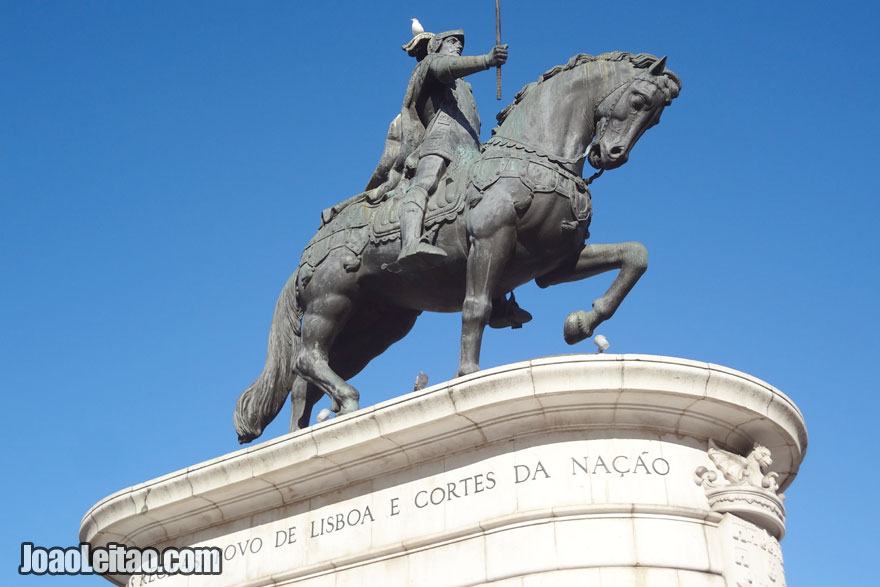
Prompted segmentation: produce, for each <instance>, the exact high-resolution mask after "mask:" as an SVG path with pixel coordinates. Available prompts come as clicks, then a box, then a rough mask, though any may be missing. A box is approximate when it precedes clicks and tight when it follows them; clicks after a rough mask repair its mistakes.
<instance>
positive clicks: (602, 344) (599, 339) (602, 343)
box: [593, 334, 611, 353]
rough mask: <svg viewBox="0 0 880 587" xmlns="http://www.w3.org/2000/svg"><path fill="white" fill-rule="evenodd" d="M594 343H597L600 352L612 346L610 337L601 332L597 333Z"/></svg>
mask: <svg viewBox="0 0 880 587" xmlns="http://www.w3.org/2000/svg"><path fill="white" fill-rule="evenodd" d="M593 344H595V345H596V347H597V348H598V349H599V352H600V353H604V352H605V351H607V350H608V347H610V346H611V343H610V342H608V339H607V338H605V337H604V336H603V335H601V334H597V335H596V336H595V338H593Z"/></svg>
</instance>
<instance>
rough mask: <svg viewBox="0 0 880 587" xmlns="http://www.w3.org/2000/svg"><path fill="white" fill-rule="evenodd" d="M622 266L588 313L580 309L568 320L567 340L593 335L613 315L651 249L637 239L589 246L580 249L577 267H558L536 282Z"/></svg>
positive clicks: (554, 281)
mask: <svg viewBox="0 0 880 587" xmlns="http://www.w3.org/2000/svg"><path fill="white" fill-rule="evenodd" d="M614 269H619V270H620V271H619V272H618V274H617V277H615V278H614V281H613V282H612V283H611V287H609V288H608V291H606V292H605V294H604V295H603V296H602V297H600V298H598V299H596V300H595V301H594V302H593V309H592V310H590V311H589V312H584V311H583V310H577V311H576V312H572V313H571V314H569V315H568V317H567V318H566V319H565V327H564V328H563V333H564V336H565V342H567V343H568V344H574V343H576V342H579V341H582V340H584V339H585V338H589V337H591V336H593V330H594V329H595V328H596V327H597V326H598V325H599V324H601V323H602V322H604V321H605V320H607V319H608V318H611V316H613V315H614V312H616V311H617V308H619V307H620V304H621V302H623V298H625V297H626V296H627V294H628V293H629V292H630V291H631V290H632V288H633V286H634V285H635V284H636V282H637V281H638V280H639V278H640V277H641V276H642V275H643V274H644V273H645V271H646V270H647V269H648V250H647V249H646V248H645V245H643V244H642V243H638V242H628V243H619V244H615V245H587V246H585V247H584V248H583V250H582V251H581V254H580V256H579V257H578V259H577V262H576V263H575V265H574V267H570V266H569V267H567V268H562V269H558V270H556V271H554V272H551V273H549V274H547V275H544V276H541V277H539V278H538V279H536V280H535V281H536V282H537V284H538V285H539V286H540V287H547V286H548V285H555V284H557V283H564V282H567V281H577V280H580V279H586V278H587V277H592V276H594V275H598V274H600V273H605V272H606V271H612V270H614Z"/></svg>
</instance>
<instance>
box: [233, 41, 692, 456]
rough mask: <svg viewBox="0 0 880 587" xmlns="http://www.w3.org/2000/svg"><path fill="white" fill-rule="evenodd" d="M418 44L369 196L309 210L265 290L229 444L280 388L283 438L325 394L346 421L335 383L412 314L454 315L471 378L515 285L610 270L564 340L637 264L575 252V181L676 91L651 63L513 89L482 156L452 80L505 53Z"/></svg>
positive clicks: (626, 148)
mask: <svg viewBox="0 0 880 587" xmlns="http://www.w3.org/2000/svg"><path fill="white" fill-rule="evenodd" d="M423 34H424V35H426V37H425V39H426V40H427V52H426V53H423V51H425V47H424V45H423V43H422V44H421V45H420V43H415V44H414V43H410V44H409V45H412V46H411V47H410V48H409V49H407V47H408V46H409V45H408V46H405V47H404V48H405V49H407V50H408V51H409V52H410V54H411V55H413V56H414V57H416V59H418V60H419V62H418V64H417V65H416V68H415V70H414V71H413V75H412V77H411V80H410V83H409V87H408V89H407V93H406V98H405V100H404V104H403V108H402V112H401V115H400V116H398V117H397V118H396V119H395V120H394V122H392V124H391V128H390V129H389V133H388V137H387V139H386V148H385V152H384V154H383V157H382V159H381V161H380V163H379V166H378V167H377V169H376V172H375V173H374V174H373V177H372V178H371V180H370V182H369V184H368V185H367V190H366V191H365V192H364V193H362V194H359V195H357V196H355V197H353V198H350V199H349V200H347V201H345V202H343V203H342V204H339V205H337V206H334V207H332V208H329V209H328V210H325V211H324V213H323V215H322V223H321V227H320V229H319V230H318V233H317V234H316V235H315V236H314V238H312V240H311V242H309V244H308V246H307V247H306V249H305V251H304V252H303V255H302V258H301V259H300V263H299V267H298V268H297V270H296V271H295V272H294V273H293V275H292V276H291V277H290V279H289V280H288V282H287V285H286V286H285V287H284V289H283V290H282V292H281V295H280V297H279V299H278V303H277V305H276V307H275V314H274V318H273V321H272V327H271V331H270V335H269V348H268V352H267V359H266V365H265V367H264V369H263V372H262V373H261V374H260V376H259V378H258V379H257V380H256V381H255V382H254V383H253V384H252V385H251V386H250V387H249V388H248V389H247V390H245V391H244V392H243V393H242V394H241V396H240V397H239V399H238V404H237V406H236V410H235V418H234V419H235V427H236V431H237V432H238V437H239V441H240V442H250V441H251V440H253V439H254V438H257V437H258V436H259V435H260V434H261V433H262V431H263V429H264V427H265V426H266V425H267V424H268V423H269V422H270V421H271V420H272V419H273V418H274V417H275V416H276V415H277V414H278V412H279V411H280V410H281V408H282V407H283V404H284V402H285V400H286V398H287V395H288V393H291V392H292V406H293V413H292V415H291V429H298V428H302V427H306V426H308V425H309V421H310V416H311V410H312V406H313V405H314V404H315V403H316V402H317V401H318V400H319V399H320V398H321V397H322V396H323V394H325V393H326V394H327V395H329V396H330V398H331V409H332V410H334V411H336V412H338V413H340V414H345V413H349V412H352V411H354V410H357V409H358V400H359V394H358V391H357V390H356V389H355V388H353V387H352V386H351V385H349V384H348V383H347V382H346V380H348V379H350V378H351V377H353V376H354V375H356V374H357V373H358V372H359V371H361V370H362V369H363V368H364V367H365V366H366V365H367V364H368V363H369V362H370V361H371V360H372V359H373V358H375V357H376V356H378V355H380V354H381V353H382V352H383V351H384V350H385V349H387V348H388V347H389V346H390V345H391V344H392V343H394V342H396V341H398V340H400V339H401V338H403V337H404V336H405V335H406V334H407V333H408V332H409V331H410V329H411V328H412V326H413V324H414V323H415V321H416V318H417V317H418V316H419V314H420V313H421V312H422V311H426V310H427V311H432V312H458V311H461V312H462V336H461V354H460V359H459V367H458V374H459V375H463V374H467V373H471V372H473V371H476V370H478V369H479V368H480V367H479V358H480V346H481V341H482V337H483V330H484V328H485V327H486V325H487V324H490V325H493V326H496V327H504V326H512V327H518V326H519V325H521V324H522V323H523V322H526V321H528V320H529V319H530V318H531V316H529V315H528V313H527V312H525V311H523V310H521V309H519V307H518V306H517V305H516V303H515V301H512V300H508V299H507V298H506V295H505V294H506V293H507V292H512V291H513V290H514V288H516V287H517V286H519V285H522V284H524V283H526V282H527V281H529V280H532V279H535V280H536V282H537V283H538V285H539V286H541V287H547V286H549V285H554V284H557V283H562V282H567V281H575V280H579V279H584V278H586V277H591V276H593V275H597V274H599V273H602V272H605V271H611V270H615V269H616V270H619V271H618V274H617V276H616V278H615V279H614V281H613V283H612V284H611V286H610V287H609V289H608V291H607V292H605V294H604V295H602V296H601V297H600V298H598V299H597V300H595V301H594V302H593V306H592V309H591V310H590V311H581V310H578V311H575V312H572V313H571V314H569V316H568V318H567V319H566V320H565V324H564V336H565V340H566V341H567V342H568V343H570V344H574V343H576V342H578V341H581V340H583V339H585V338H587V337H589V336H591V335H592V332H593V329H594V328H595V327H596V326H597V325H598V324H600V323H601V322H603V321H604V320H606V319H608V318H610V317H611V316H612V315H613V314H614V312H615V311H616V310H617V308H618V306H619V305H620V303H621V302H622V301H623V298H624V297H625V296H626V295H627V293H629V291H630V290H631V289H632V287H633V286H634V285H635V283H636V282H637V281H638V279H639V277H641V275H642V274H643V273H644V271H645V270H646V268H647V251H646V250H645V247H644V246H643V245H642V244H641V243H637V242H628V243H620V244H591V245H586V244H585V241H586V239H587V238H588V237H589V232H588V227H589V225H590V220H591V210H592V208H591V201H590V192H589V188H588V182H587V181H584V179H583V178H582V177H581V176H582V173H583V169H584V163H585V162H589V163H590V165H591V166H592V167H594V168H596V169H598V170H599V172H600V173H601V171H603V170H606V169H614V168H616V167H619V166H620V165H623V164H624V163H625V162H626V161H627V158H628V156H629V152H630V149H632V147H633V145H634V144H635V143H636V141H637V140H638V139H639V137H641V135H642V134H643V133H644V132H645V131H646V130H647V129H648V128H650V127H651V126H653V125H655V124H657V123H658V122H659V120H660V114H661V112H662V111H663V109H664V108H665V107H666V106H667V105H669V104H670V102H671V101H672V100H673V99H674V98H675V97H676V96H677V95H678V93H679V91H680V89H681V82H680V81H679V79H678V77H677V76H676V75H675V74H673V73H672V72H670V71H668V70H666V69H665V64H666V58H665V57H664V58H663V59H657V58H656V57H654V56H652V55H647V54H638V55H634V54H630V53H622V52H614V53H606V54H603V55H599V56H598V57H594V56H591V55H583V54H581V55H576V56H574V57H572V58H571V59H570V60H569V62H568V63H567V64H566V65H562V66H557V67H554V68H552V69H550V70H549V71H547V72H546V73H544V74H543V75H542V76H541V77H540V78H539V80H538V81H537V82H534V83H531V84H529V85H527V86H526V87H524V88H523V89H522V90H521V91H520V92H519V93H518V94H517V95H516V98H515V99H514V102H513V103H512V104H511V105H509V106H508V107H507V108H505V109H504V110H503V111H502V112H501V113H500V114H499V115H498V122H499V126H498V127H497V128H495V129H494V131H493V136H492V138H491V139H490V140H489V141H487V142H486V143H485V144H483V145H480V144H479V142H478V137H479V117H478V116H477V113H476V106H475V105H473V97H472V95H471V93H470V92H471V90H470V86H469V85H468V84H467V83H466V82H464V81H463V80H462V79H461V78H462V77H464V76H466V75H470V74H472V73H476V72H479V71H483V70H486V69H488V68H489V67H492V66H496V65H499V64H501V63H504V61H505V59H506V57H507V49H506V47H505V46H498V47H495V48H493V50H492V51H491V52H490V53H489V54H487V55H480V56H461V55H460V51H461V45H463V40H464V36H463V34H462V33H461V31H449V32H447V33H441V34H438V35H433V36H431V35H430V34H428V33H423ZM414 40H415V39H414ZM457 41H458V42H457ZM438 125H443V128H438ZM437 137H439V138H437ZM435 139H436V140H435ZM597 175H598V174H594V176H593V177H596V176H597ZM591 179H592V178H591ZM402 230H403V232H404V233H408V234H405V235H404V237H403V239H401V231H402ZM402 240H403V242H404V245H403V246H402V245H401V241H402ZM402 249H403V250H402ZM511 297H512V296H511Z"/></svg>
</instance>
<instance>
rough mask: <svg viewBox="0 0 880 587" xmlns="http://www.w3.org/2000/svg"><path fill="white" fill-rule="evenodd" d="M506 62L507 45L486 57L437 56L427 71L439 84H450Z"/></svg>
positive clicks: (497, 48)
mask: <svg viewBox="0 0 880 587" xmlns="http://www.w3.org/2000/svg"><path fill="white" fill-rule="evenodd" d="M506 60H507V45H499V46H497V47H494V48H493V49H492V51H490V52H489V53H487V54H486V55H437V56H435V57H434V58H433V59H432V61H431V63H430V65H429V67H430V70H429V71H430V72H431V75H433V76H434V77H435V78H436V79H438V80H440V81H441V82H443V83H450V82H452V81H454V80H455V79H457V78H460V77H464V76H466V75H470V74H472V73H477V72H478V71H485V70H487V69H489V68H490V67H492V66H495V65H503V64H504V62H505V61H506Z"/></svg>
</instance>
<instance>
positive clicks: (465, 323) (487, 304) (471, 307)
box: [458, 184, 516, 376]
mask: <svg viewBox="0 0 880 587" xmlns="http://www.w3.org/2000/svg"><path fill="white" fill-rule="evenodd" d="M497 185H498V184H496V186H497ZM467 223H468V242H469V244H470V247H469V250H468V259H467V285H466V289H465V297H464V305H463V306H462V309H461V354H460V356H459V361H458V375H459V376H460V375H467V374H468V373H473V372H474V371H479V370H480V347H481V346H482V344H483V331H484V330H485V328H486V324H487V323H488V322H489V317H490V316H491V315H492V300H493V299H495V298H496V297H498V294H499V293H504V292H498V291H497V290H498V286H499V282H500V280H501V277H502V276H503V274H504V270H505V268H506V267H507V262H508V261H509V260H510V258H511V256H512V254H513V250H514V247H515V246H516V212H515V211H514V208H513V204H512V203H511V202H510V198H509V197H507V195H506V194H505V193H504V192H502V191H500V190H498V189H495V190H490V191H489V192H488V193H487V194H486V195H485V196H484V197H483V199H482V201H481V202H480V203H479V204H477V206H475V207H474V208H472V209H471V210H470V211H469V214H468V220H467Z"/></svg>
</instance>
